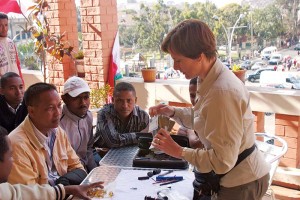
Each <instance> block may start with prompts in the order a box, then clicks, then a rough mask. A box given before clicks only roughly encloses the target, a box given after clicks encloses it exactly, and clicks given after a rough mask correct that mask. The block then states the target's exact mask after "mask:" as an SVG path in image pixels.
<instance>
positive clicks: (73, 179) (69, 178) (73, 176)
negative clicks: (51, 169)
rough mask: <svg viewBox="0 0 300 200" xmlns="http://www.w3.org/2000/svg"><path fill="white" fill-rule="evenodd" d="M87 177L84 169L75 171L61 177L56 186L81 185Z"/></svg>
mask: <svg viewBox="0 0 300 200" xmlns="http://www.w3.org/2000/svg"><path fill="white" fill-rule="evenodd" d="M86 176H87V173H86V172H85V171H84V170H83V169H74V170H72V171H70V172H68V173H66V174H64V175H63V176H61V177H59V179H57V180H56V181H55V185H57V184H62V185H65V186H66V185H80V183H81V182H82V181H83V180H84V179H85V177H86Z"/></svg>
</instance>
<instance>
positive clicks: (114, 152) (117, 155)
mask: <svg viewBox="0 0 300 200" xmlns="http://www.w3.org/2000/svg"><path fill="white" fill-rule="evenodd" d="M138 151H139V148H138V146H137V145H131V146H124V147H121V148H112V149H110V150H109V151H108V152H107V153H106V155H105V156H104V157H103V158H102V159H101V160H100V162H99V165H100V166H103V165H106V166H120V167H132V161H133V159H134V157H135V155H136V154H137V153H138Z"/></svg>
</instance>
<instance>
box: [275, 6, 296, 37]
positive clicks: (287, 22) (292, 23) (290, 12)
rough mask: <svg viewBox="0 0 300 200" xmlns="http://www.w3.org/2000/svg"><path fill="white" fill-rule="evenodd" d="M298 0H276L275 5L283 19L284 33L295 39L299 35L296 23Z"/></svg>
mask: <svg viewBox="0 0 300 200" xmlns="http://www.w3.org/2000/svg"><path fill="white" fill-rule="evenodd" d="M299 3H300V1H299V0H277V1H276V4H275V5H276V7H277V8H278V9H279V10H280V13H281V16H282V19H283V21H284V24H283V26H284V29H285V30H286V34H287V35H289V36H290V37H291V38H292V39H294V40H297V39H298V38H297V37H299V35H298V34H299V32H298V29H299V28H300V27H299V26H300V24H299V23H298V10H299Z"/></svg>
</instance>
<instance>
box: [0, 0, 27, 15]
mask: <svg viewBox="0 0 300 200" xmlns="http://www.w3.org/2000/svg"><path fill="white" fill-rule="evenodd" d="M0 12H4V13H9V12H13V13H19V14H22V12H21V9H20V6H19V4H18V2H17V0H0Z"/></svg>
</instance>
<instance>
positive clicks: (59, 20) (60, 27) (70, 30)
mask: <svg viewBox="0 0 300 200" xmlns="http://www.w3.org/2000/svg"><path fill="white" fill-rule="evenodd" d="M48 3H49V5H50V10H48V11H47V18H48V22H49V25H50V26H49V29H50V33H54V34H56V35H62V34H65V36H64V38H63V41H65V43H66V44H65V46H66V47H67V46H68V45H71V46H73V47H74V50H75V51H77V50H78V31H77V13H76V6H75V1H74V0H48ZM47 67H48V70H49V74H48V77H47V78H48V80H47V82H49V83H52V84H54V85H56V86H57V88H58V91H59V92H62V86H63V84H64V82H65V81H66V80H67V79H68V78H69V77H70V76H73V75H76V69H75V66H74V61H73V59H72V58H71V57H69V56H64V58H63V59H62V61H61V62H60V61H59V60H57V59H55V58H53V56H51V55H50V54H48V55H47Z"/></svg>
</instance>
